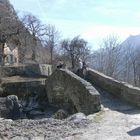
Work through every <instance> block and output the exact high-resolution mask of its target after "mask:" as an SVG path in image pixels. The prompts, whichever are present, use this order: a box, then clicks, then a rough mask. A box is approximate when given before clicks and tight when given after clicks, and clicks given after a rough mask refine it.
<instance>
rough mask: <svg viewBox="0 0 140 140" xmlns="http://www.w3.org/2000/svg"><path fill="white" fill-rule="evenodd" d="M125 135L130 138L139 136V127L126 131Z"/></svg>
mask: <svg viewBox="0 0 140 140" xmlns="http://www.w3.org/2000/svg"><path fill="white" fill-rule="evenodd" d="M127 134H128V135H130V136H140V127H137V128H135V129H133V130H130V131H128V132H127Z"/></svg>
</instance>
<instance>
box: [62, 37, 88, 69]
mask: <svg viewBox="0 0 140 140" xmlns="http://www.w3.org/2000/svg"><path fill="white" fill-rule="evenodd" d="M61 47H62V48H63V51H64V53H65V55H66V56H68V57H69V58H70V61H71V66H72V69H75V68H76V64H77V62H78V60H79V58H81V59H83V61H84V60H86V58H87V56H88V55H89V48H88V46H87V42H86V41H85V40H84V39H82V38H80V37H79V36H76V37H74V38H73V39H72V40H69V39H65V40H63V41H62V42H61Z"/></svg>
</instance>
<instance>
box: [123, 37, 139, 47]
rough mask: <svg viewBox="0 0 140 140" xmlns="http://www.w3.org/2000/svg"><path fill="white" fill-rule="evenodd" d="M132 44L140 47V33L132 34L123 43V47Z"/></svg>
mask: <svg viewBox="0 0 140 140" xmlns="http://www.w3.org/2000/svg"><path fill="white" fill-rule="evenodd" d="M130 45H131V46H132V47H134V48H136V47H140V35H131V36H129V37H128V38H127V39H126V40H125V41H123V42H122V43H121V46H122V47H128V46H130Z"/></svg>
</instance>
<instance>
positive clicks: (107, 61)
mask: <svg viewBox="0 0 140 140" xmlns="http://www.w3.org/2000/svg"><path fill="white" fill-rule="evenodd" d="M120 49H121V47H119V41H118V38H117V37H116V36H114V35H111V36H109V37H107V38H105V39H104V40H103V42H102V44H101V47H100V49H99V50H97V51H95V52H94V53H93V67H94V68H95V69H97V70H99V71H100V72H103V73H105V74H106V75H108V76H112V77H117V75H118V73H119V70H118V66H119V63H120V59H119V58H120V57H119V56H120Z"/></svg>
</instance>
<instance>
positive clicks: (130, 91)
mask: <svg viewBox="0 0 140 140" xmlns="http://www.w3.org/2000/svg"><path fill="white" fill-rule="evenodd" d="M86 80H87V81H89V82H87V81H85V80H83V79H82V78H80V77H78V76H77V75H75V74H74V73H72V72H70V71H68V70H64V69H61V70H56V71H55V72H54V73H53V74H52V75H51V76H50V77H49V78H48V80H47V82H46V90H47V95H48V99H49V102H50V103H51V104H55V105H56V106H58V107H62V106H63V107H64V106H65V107H67V106H69V107H70V108H74V109H75V111H76V112H83V113H85V114H92V113H94V112H97V111H99V110H100V108H101V107H100V102H101V101H100V98H101V97H100V90H102V91H106V92H108V93H110V94H112V95H115V96H116V97H119V98H120V99H121V100H125V101H127V102H128V103H130V104H133V105H136V106H140V89H139V88H138V87H133V86H132V85H129V84H128V83H124V82H120V81H117V80H115V79H113V78H111V77H108V76H106V75H104V74H102V73H100V72H97V71H95V70H93V69H90V68H89V69H88V73H87V79H86ZM90 83H91V84H92V85H91V84H90ZM98 89H100V90H98Z"/></svg>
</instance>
